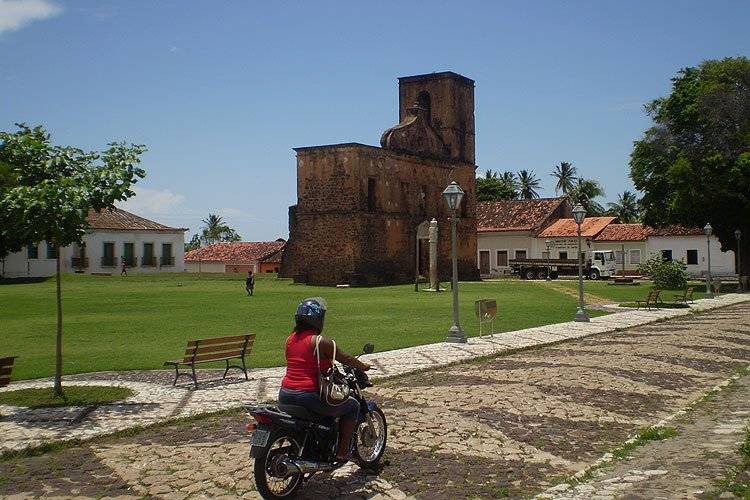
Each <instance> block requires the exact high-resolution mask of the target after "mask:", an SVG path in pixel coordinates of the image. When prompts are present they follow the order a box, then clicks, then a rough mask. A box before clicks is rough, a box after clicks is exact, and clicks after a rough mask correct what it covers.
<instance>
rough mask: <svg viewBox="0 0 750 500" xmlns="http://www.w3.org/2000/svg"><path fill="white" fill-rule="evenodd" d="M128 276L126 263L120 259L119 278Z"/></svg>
mask: <svg viewBox="0 0 750 500" xmlns="http://www.w3.org/2000/svg"><path fill="white" fill-rule="evenodd" d="M127 275H128V263H127V262H126V261H125V259H122V267H121V268H120V276H127Z"/></svg>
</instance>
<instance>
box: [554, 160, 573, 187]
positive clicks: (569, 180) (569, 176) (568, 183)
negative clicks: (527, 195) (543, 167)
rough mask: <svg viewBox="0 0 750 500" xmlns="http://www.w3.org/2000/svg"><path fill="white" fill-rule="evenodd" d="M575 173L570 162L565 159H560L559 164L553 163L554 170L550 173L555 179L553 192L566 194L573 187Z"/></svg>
mask: <svg viewBox="0 0 750 500" xmlns="http://www.w3.org/2000/svg"><path fill="white" fill-rule="evenodd" d="M576 173H577V172H576V168H575V167H574V166H573V164H572V163H568V162H567V161H561V162H560V164H559V165H555V171H554V172H552V173H551V174H550V175H551V176H552V177H554V178H555V179H557V184H555V193H562V194H564V195H566V194H568V193H569V192H570V191H571V189H573V183H574V182H575V180H576Z"/></svg>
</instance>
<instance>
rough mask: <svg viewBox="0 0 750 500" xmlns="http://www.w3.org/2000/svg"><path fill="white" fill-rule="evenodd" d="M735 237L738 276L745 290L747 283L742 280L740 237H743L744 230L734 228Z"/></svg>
mask: <svg viewBox="0 0 750 500" xmlns="http://www.w3.org/2000/svg"><path fill="white" fill-rule="evenodd" d="M734 237H735V238H736V239H737V278H738V281H739V283H740V291H744V290H745V285H744V283H743V282H742V260H741V259H742V252H741V251H740V239H741V238H742V231H740V230H739V228H738V229H735V230H734Z"/></svg>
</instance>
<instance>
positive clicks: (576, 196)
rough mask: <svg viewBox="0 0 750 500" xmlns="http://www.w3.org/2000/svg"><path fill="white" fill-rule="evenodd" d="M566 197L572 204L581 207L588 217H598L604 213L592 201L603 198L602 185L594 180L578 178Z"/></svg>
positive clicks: (597, 204) (600, 207)
mask: <svg viewBox="0 0 750 500" xmlns="http://www.w3.org/2000/svg"><path fill="white" fill-rule="evenodd" d="M568 196H570V200H571V201H572V202H573V203H580V204H581V205H583V208H585V209H586V213H587V214H588V215H592V216H599V215H603V214H604V212H605V210H604V207H603V206H601V205H600V204H599V203H597V202H596V201H594V198H597V197H599V196H604V189H603V188H602V185H601V184H599V183H598V182H596V181H594V180H591V179H584V178H582V177H579V178H578V179H577V181H576V183H575V185H574V186H573V189H571V190H570V192H569V193H568Z"/></svg>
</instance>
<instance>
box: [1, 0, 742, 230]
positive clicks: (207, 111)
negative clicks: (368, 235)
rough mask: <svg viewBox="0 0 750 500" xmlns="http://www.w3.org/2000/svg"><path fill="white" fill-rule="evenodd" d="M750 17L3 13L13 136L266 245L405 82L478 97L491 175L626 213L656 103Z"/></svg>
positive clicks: (34, 1)
mask: <svg viewBox="0 0 750 500" xmlns="http://www.w3.org/2000/svg"><path fill="white" fill-rule="evenodd" d="M748 24H750V2H744V1H711V2H707V1H679V2H677V1H674V2H667V1H661V2H653V1H633V2H615V1H578V2H562V1H554V2H553V1H540V2H525V1H518V2H510V1H502V2H501V1H496V2H490V1H487V2H472V1H462V2H429V3H428V2H403V1H401V2H390V1H378V2H343V1H342V2H249V1H221V2H216V1H202V2H197V1H192V2H189V1H159V2H154V1H145V0H144V1H127V2H124V1H108V0H91V1H87V0H76V1H62V0H20V1H19V0H0V128H2V129H3V130H10V129H12V128H13V124H14V123H15V122H20V121H23V122H27V123H29V124H33V125H36V124H43V125H45V126H46V127H47V128H48V129H49V130H50V131H51V132H52V134H53V138H54V140H55V141H56V142H58V143H61V144H68V145H75V146H79V147H83V148H91V149H101V148H103V147H104V146H105V145H106V143H107V142H109V141H112V140H127V141H129V142H135V143H143V144H146V145H147V146H148V148H149V152H148V153H147V154H146V155H145V156H144V157H143V166H144V167H145V168H146V170H147V172H148V176H147V178H146V179H144V180H143V181H142V182H141V183H139V184H138V188H137V191H138V195H137V196H136V197H135V198H134V199H133V200H131V201H129V202H128V203H127V204H126V208H128V209H129V210H131V211H134V212H136V213H138V214H140V215H143V216H146V217H149V218H153V219H155V220H157V221H159V222H162V223H165V224H170V225H177V226H182V227H189V228H190V229H191V232H195V231H197V230H198V228H199V226H200V220H201V219H202V218H205V217H206V215H207V214H208V213H209V212H212V213H219V214H220V215H223V216H224V217H225V219H226V220H227V221H228V222H229V223H230V224H231V225H232V226H233V227H235V228H236V229H237V230H238V231H239V232H240V234H241V235H242V236H243V237H244V238H245V239H246V240H256V241H257V240H269V239H275V238H277V237H279V236H282V237H285V236H286V235H287V207H288V206H289V205H292V204H294V203H295V200H296V180H295V178H296V164H295V157H294V152H293V151H292V149H291V148H293V147H297V146H311V145H318V144H329V143H337V142H362V143H365V144H373V145H377V144H378V141H379V139H380V134H381V133H382V132H383V130H384V129H386V128H388V127H390V126H392V125H393V124H394V123H395V122H396V121H397V115H398V111H397V106H398V94H397V82H396V78H397V77H399V76H406V75H412V74H420V73H429V72H433V71H445V70H451V71H455V72H457V73H461V74H463V75H465V76H468V77H470V78H472V79H474V80H476V127H477V164H478V165H479V171H480V172H484V170H486V169H488V168H490V169H493V170H500V171H504V170H513V171H518V170H520V169H529V170H534V172H535V173H536V174H537V175H538V176H539V177H540V178H541V179H542V182H543V187H544V189H543V190H542V192H541V194H542V196H554V190H553V180H552V178H551V177H550V175H549V174H550V172H551V171H552V168H553V166H554V165H555V164H557V163H559V162H560V161H569V162H572V163H573V164H574V165H575V166H576V167H577V168H578V171H579V173H580V174H581V175H583V176H585V177H590V178H594V179H596V180H598V181H600V182H601V183H602V184H603V185H604V187H605V191H606V194H607V197H606V198H607V199H608V200H614V199H615V198H616V196H617V193H620V192H622V191H623V190H625V189H632V184H631V183H630V180H629V178H628V165H627V163H628V156H629V154H630V151H631V148H632V143H633V141H634V140H636V139H638V138H639V137H640V135H641V134H642V132H643V131H644V130H645V129H646V128H647V127H648V126H649V120H648V117H646V116H645V114H644V113H643V110H642V105H643V104H644V103H646V102H647V101H649V100H651V99H653V98H655V97H658V96H661V95H664V94H666V93H667V92H668V91H669V79H670V78H671V77H673V76H674V75H675V74H676V72H677V71H678V70H679V69H680V68H682V67H685V66H693V65H697V64H698V63H700V61H702V60H704V59H708V58H719V57H726V56H738V55H744V56H748V55H750V36H748V35H747V26H748Z"/></svg>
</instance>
